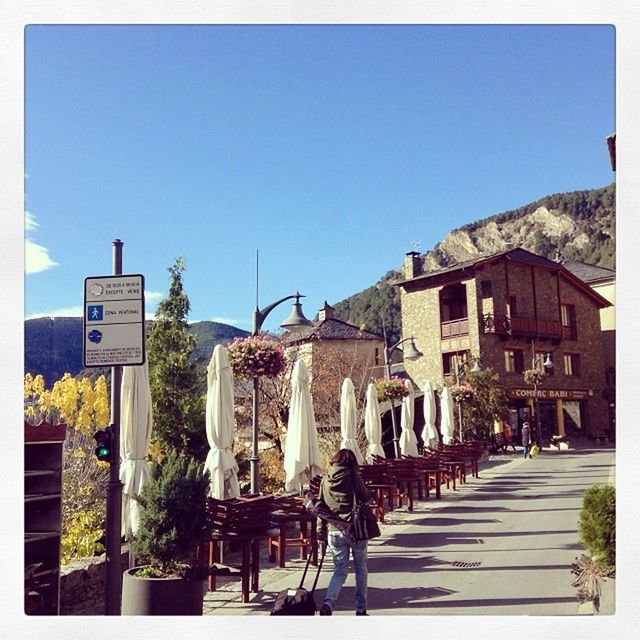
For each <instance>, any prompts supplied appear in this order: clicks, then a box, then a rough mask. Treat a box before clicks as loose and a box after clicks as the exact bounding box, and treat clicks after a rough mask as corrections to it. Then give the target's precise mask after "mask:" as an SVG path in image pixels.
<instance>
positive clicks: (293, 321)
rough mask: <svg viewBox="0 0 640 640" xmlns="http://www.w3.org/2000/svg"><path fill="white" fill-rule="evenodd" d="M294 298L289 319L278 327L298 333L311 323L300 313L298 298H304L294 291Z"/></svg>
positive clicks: (300, 307) (300, 305) (300, 306)
mask: <svg viewBox="0 0 640 640" xmlns="http://www.w3.org/2000/svg"><path fill="white" fill-rule="evenodd" d="M295 297H296V301H295V302H294V303H293V305H292V307H291V313H290V314H289V317H288V318H287V319H286V320H285V321H284V322H283V323H282V324H281V325H280V326H281V327H282V328H283V329H287V330H289V331H299V330H300V329H304V327H308V326H309V325H310V324H311V322H310V321H309V320H308V319H307V318H305V316H304V313H302V304H300V298H304V296H303V295H302V294H301V293H300V292H298V291H296V294H295Z"/></svg>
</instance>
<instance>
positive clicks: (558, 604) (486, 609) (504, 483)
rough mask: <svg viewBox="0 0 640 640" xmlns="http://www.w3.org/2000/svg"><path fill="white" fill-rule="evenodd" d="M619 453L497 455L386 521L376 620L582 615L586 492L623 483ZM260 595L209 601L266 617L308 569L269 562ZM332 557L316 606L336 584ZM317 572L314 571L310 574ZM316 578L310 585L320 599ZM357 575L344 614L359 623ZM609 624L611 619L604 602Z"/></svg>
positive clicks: (375, 552) (214, 606)
mask: <svg viewBox="0 0 640 640" xmlns="http://www.w3.org/2000/svg"><path fill="white" fill-rule="evenodd" d="M614 455H615V451H614V449H613V447H610V446H602V447H598V448H595V447H594V446H593V445H586V444H585V445H584V448H582V447H578V448H576V449H572V450H569V451H562V452H556V451H550V450H549V449H545V450H543V451H542V452H541V454H540V455H539V456H537V457H536V458H533V459H530V460H525V459H524V458H523V457H522V454H521V449H518V451H517V452H514V451H511V450H510V452H509V453H507V454H500V455H491V456H489V457H488V458H487V459H485V460H483V461H481V463H480V473H479V476H480V477H479V478H472V477H470V476H469V477H468V480H467V483H466V484H463V485H459V486H458V487H457V490H456V491H455V492H454V491H452V490H447V489H445V488H443V492H442V500H436V499H435V498H434V497H433V494H432V496H431V498H429V499H428V500H424V501H416V502H415V503H414V511H413V512H409V511H407V509H406V507H403V508H402V509H399V510H395V511H392V512H390V513H388V514H387V515H386V516H385V521H386V522H385V523H384V524H382V525H381V529H382V537H380V538H377V539H375V540H372V541H370V543H369V563H368V569H369V591H368V611H369V614H370V615H371V616H377V615H396V614H410V615H423V614H426V615H434V614H435V615H453V614H466V615H500V616H504V615H533V616H546V615H576V614H578V613H585V612H586V610H585V606H584V605H583V606H582V607H581V606H580V605H579V602H578V598H577V594H576V589H575V588H574V587H572V586H571V581H572V579H573V577H574V576H573V575H572V574H571V565H572V562H573V561H574V559H575V558H576V556H579V555H580V554H581V553H583V550H582V547H581V545H580V542H579V539H578V533H577V526H578V516H579V512H580V509H581V507H582V499H583V495H584V492H585V490H586V489H587V488H588V487H589V486H591V485H593V484H605V483H613V482H614ZM263 556H265V557H263V560H262V565H261V566H262V569H261V573H260V588H261V591H260V592H259V593H257V594H251V595H252V597H251V601H250V602H249V603H246V604H242V603H241V602H240V593H239V582H238V580H231V579H229V578H226V579H220V580H219V588H218V590H217V591H215V592H209V593H207V595H206V597H205V614H206V615H220V614H231V615H244V614H263V615H265V614H268V613H269V612H270V610H271V607H272V605H273V600H274V598H275V596H276V594H277V593H278V592H279V591H281V590H283V589H286V588H290V587H296V586H297V582H299V579H300V576H301V574H302V569H303V566H304V565H303V561H302V560H299V559H297V557H296V558H294V556H296V553H295V552H291V553H290V554H289V558H291V559H289V558H288V559H287V566H286V568H283V569H278V568H271V567H273V565H272V564H269V562H268V560H267V559H266V554H264V551H263ZM331 567H332V562H331V559H330V554H329V556H328V557H327V559H326V561H325V566H324V567H323V569H322V572H321V575H320V579H319V581H318V588H317V592H316V602H317V603H318V604H319V603H320V602H322V597H323V595H324V590H325V588H326V586H327V584H328V582H329V578H330V576H331ZM312 570H313V567H311V568H310V573H311V572H312ZM312 582H313V575H311V576H308V577H307V582H306V584H305V586H306V587H308V588H310V587H311V583H312ZM353 600H354V575H353V570H351V571H350V574H349V576H348V578H347V581H346V583H345V586H344V588H343V590H342V593H341V595H340V601H339V604H338V608H337V610H336V611H335V612H334V615H353ZM600 613H601V614H604V613H613V600H612V598H611V595H610V594H607V595H605V594H604V592H603V601H602V605H601V611H600Z"/></svg>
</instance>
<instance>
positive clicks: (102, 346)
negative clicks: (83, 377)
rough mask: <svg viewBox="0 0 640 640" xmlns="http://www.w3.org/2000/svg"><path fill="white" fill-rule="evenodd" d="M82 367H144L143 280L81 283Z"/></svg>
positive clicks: (99, 279)
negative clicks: (82, 311) (82, 305)
mask: <svg viewBox="0 0 640 640" xmlns="http://www.w3.org/2000/svg"><path fill="white" fill-rule="evenodd" d="M82 328H83V350H82V353H83V362H84V366H85V367H116V366H119V365H137V364H144V361H145V345H144V342H145V340H144V337H145V326H144V276H143V275H141V274H139V273H137V274H130V275H117V276H92V277H89V278H85V280H84V316H83V319H82Z"/></svg>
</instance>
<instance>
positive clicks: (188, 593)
mask: <svg viewBox="0 0 640 640" xmlns="http://www.w3.org/2000/svg"><path fill="white" fill-rule="evenodd" d="M139 569H140V567H135V568H134V569H128V570H127V571H125V572H124V574H123V575H122V615H123V616H201V615H202V601H203V598H204V594H205V588H206V580H185V579H184V578H138V577H137V576H136V573H137V571H138V570H139Z"/></svg>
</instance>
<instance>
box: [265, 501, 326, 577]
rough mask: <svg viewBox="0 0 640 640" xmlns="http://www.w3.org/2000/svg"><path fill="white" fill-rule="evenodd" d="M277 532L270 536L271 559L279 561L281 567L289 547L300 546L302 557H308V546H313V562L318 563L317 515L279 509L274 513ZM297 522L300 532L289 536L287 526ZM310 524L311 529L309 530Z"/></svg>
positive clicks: (283, 564) (304, 558) (315, 564)
mask: <svg viewBox="0 0 640 640" xmlns="http://www.w3.org/2000/svg"><path fill="white" fill-rule="evenodd" d="M272 518H273V522H274V523H275V525H276V529H275V531H277V534H276V535H275V536H273V537H271V538H269V560H270V561H271V562H275V561H276V555H277V561H278V566H279V567H284V566H285V555H286V551H287V547H300V557H301V558H302V559H303V560H306V558H307V547H311V564H313V565H314V566H317V565H318V535H317V532H316V523H317V518H316V516H314V515H312V514H310V513H307V512H306V511H305V512H302V511H286V510H278V511H274V512H273V514H272ZM292 523H297V524H298V526H299V534H298V535H297V536H296V537H294V538H288V537H287V527H288V526H289V525H290V524H292ZM309 526H310V528H311V531H310V532H309Z"/></svg>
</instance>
